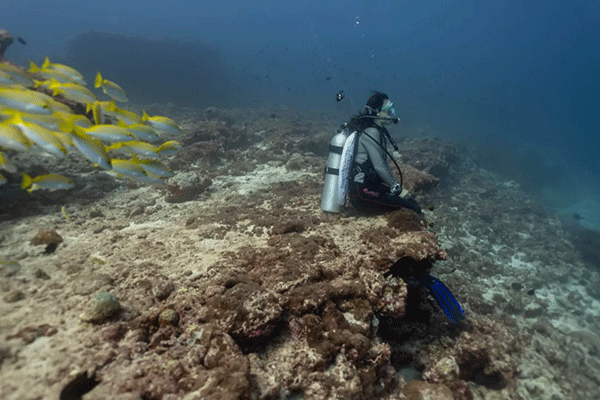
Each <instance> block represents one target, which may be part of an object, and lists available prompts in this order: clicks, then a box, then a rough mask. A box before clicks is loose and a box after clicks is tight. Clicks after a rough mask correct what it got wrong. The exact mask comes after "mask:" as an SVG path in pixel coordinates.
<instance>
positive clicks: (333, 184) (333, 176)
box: [321, 129, 349, 213]
mask: <svg viewBox="0 0 600 400" xmlns="http://www.w3.org/2000/svg"><path fill="white" fill-rule="evenodd" d="M348 136H349V133H348V131H347V130H344V129H340V130H338V133H337V134H336V135H335V136H334V137H333V138H332V139H331V143H329V155H328V156H327V166H326V167H325V184H324V185H323V193H322V194H321V209H322V210H323V211H328V212H333V213H339V212H342V209H343V207H342V205H341V204H340V201H339V199H338V197H339V196H338V191H339V190H338V187H339V186H338V185H339V184H338V181H339V179H340V162H341V159H342V150H344V144H345V143H346V139H348Z"/></svg>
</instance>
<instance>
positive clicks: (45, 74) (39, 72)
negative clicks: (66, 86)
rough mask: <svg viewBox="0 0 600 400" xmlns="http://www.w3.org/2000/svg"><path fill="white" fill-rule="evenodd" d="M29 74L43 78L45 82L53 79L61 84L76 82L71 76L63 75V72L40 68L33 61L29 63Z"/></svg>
mask: <svg viewBox="0 0 600 400" xmlns="http://www.w3.org/2000/svg"><path fill="white" fill-rule="evenodd" d="M27 72H29V73H31V74H33V75H35V76H41V77H42V78H43V79H45V80H50V79H52V78H53V79H56V80H57V81H59V82H61V83H68V82H74V80H73V79H72V78H71V77H70V76H69V75H66V74H63V73H62V72H60V71H57V70H55V69H50V68H40V67H38V66H37V65H35V64H34V63H33V61H29V69H28V70H27Z"/></svg>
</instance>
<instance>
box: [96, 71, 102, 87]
mask: <svg viewBox="0 0 600 400" xmlns="http://www.w3.org/2000/svg"><path fill="white" fill-rule="evenodd" d="M102 81H103V80H102V75H100V71H98V72H96V79H95V80H94V87H95V88H99V87H102Z"/></svg>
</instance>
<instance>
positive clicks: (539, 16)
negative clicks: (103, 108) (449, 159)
mask: <svg viewBox="0 0 600 400" xmlns="http://www.w3.org/2000/svg"><path fill="white" fill-rule="evenodd" d="M599 19H600V5H599V4H598V3H597V2H590V1H583V0H579V1H573V2H562V1H558V0H550V1H515V0H507V1H497V2H493V3H489V4H485V5H484V4H477V3H476V2H473V1H439V0H436V1H430V2H426V3H422V4H421V3H417V2H411V1H391V0H382V1H367V0H361V1H349V2H344V3H343V4H342V3H329V2H322V1H308V0H307V1H282V2H276V3H273V2H267V1H252V2H242V1H227V0H226V1H206V2H192V1H181V2H164V1H155V2H136V1H131V2H127V3H123V2H115V1H107V2H102V3H87V2H86V3H82V2H74V1H64V2H60V3H59V4H55V3H52V2H44V1H41V2H38V1H35V2H30V1H19V2H16V1H11V0H9V1H7V2H4V4H3V13H2V23H3V25H4V28H5V29H8V30H9V31H10V32H14V34H15V35H20V36H23V37H26V38H27V40H28V45H27V46H16V45H15V46H13V47H12V48H11V49H10V53H9V55H10V57H11V59H12V60H14V61H15V62H17V63H19V62H20V63H26V62H28V60H29V59H32V60H38V61H39V60H41V59H43V57H44V56H45V55H50V56H59V57H60V58H59V59H68V60H69V61H71V63H72V64H74V65H75V66H80V67H83V68H85V69H86V70H87V69H92V70H93V68H91V67H92V66H93V65H94V64H100V65H99V66H101V67H102V68H104V69H106V68H109V69H110V68H112V69H114V71H115V76H114V78H115V80H119V79H120V78H135V79H129V80H131V81H132V83H131V86H132V88H133V92H134V93H133V94H134V95H135V94H136V89H137V88H139V87H141V86H142V84H143V85H144V87H145V88H146V92H145V93H147V94H146V96H152V97H155V98H157V99H160V100H167V101H173V102H175V103H178V102H183V103H187V104H195V105H198V106H202V107H206V106H211V105H212V106H227V107H246V106H252V107H260V106H265V105H284V106H287V107H294V108H310V109H314V108H316V109H321V110H326V111H330V112H336V113H338V114H339V115H340V119H343V118H345V116H346V115H348V114H350V113H353V112H355V111H356V110H357V109H359V108H360V107H362V106H363V105H364V104H363V103H364V101H365V98H366V97H367V96H368V93H369V92H370V91H372V90H381V91H383V92H385V93H388V94H390V95H391V96H392V98H393V99H394V101H395V104H396V107H397V108H398V112H399V116H400V118H401V119H402V120H403V121H404V123H406V124H414V123H421V124H428V125H430V126H431V127H432V128H433V130H434V132H435V134H436V135H438V136H444V137H449V138H456V139H458V140H463V141H470V142H472V143H477V144H478V145H479V146H480V147H481V148H482V149H484V151H490V148H491V149H492V153H499V155H498V156H497V157H493V156H492V157H491V159H494V161H496V165H485V167H486V168H495V169H496V172H499V173H504V174H505V175H506V177H507V178H512V179H517V180H520V181H521V182H522V183H523V184H525V185H526V186H528V188H526V189H531V190H532V191H538V192H544V193H543V194H544V195H545V196H546V197H547V200H548V201H549V203H550V204H551V205H552V206H555V207H566V206H568V205H569V204H573V203H576V202H577V201H580V200H582V199H584V197H587V196H595V197H596V198H598V195H599V193H600V190H599V188H598V184H597V182H598V179H597V177H598V176H599V175H600V163H598V162H597V160H598V159H599V157H600V145H599V142H598V141H599V140H600V139H599V138H598V132H599V131H600V123H599V122H598V118H597V112H596V111H597V110H598V105H599V97H598V96H599V94H598V93H600V90H599V89H600V78H599V77H600V59H599V58H600V55H599V54H600V53H598V51H597V49H598V48H599V47H600V21H599ZM90 31H92V32H102V33H108V34H113V35H124V37H123V38H122V40H123V42H126V41H127V39H125V38H143V39H152V40H159V41H160V40H164V43H163V46H161V45H160V42H159V43H146V44H144V43H136V42H135V40H131V39H130V41H131V43H122V44H123V45H124V46H125V49H127V51H119V44H118V42H119V37H116V38H112V41H111V39H108V38H106V39H103V37H102V35H101V34H100V33H98V36H97V37H96V38H95V39H94V38H89V37H88V41H86V40H85V37H83V38H81V37H80V38H79V40H78V39H76V38H77V37H78V35H80V34H82V33H86V32H87V34H88V35H89V34H90ZM94 40H95V41H94ZM169 40H171V41H172V42H171V43H170V42H169ZM175 42H180V43H179V45H180V46H181V47H177V45H176V43H175ZM103 43H104V45H103ZM186 43H187V44H186ZM190 43H192V44H190ZM193 43H195V44H197V47H196V48H195V49H194V48H193V47H194V45H193ZM128 46H129V47H131V49H129V48H128ZM106 47H108V48H106ZM169 47H173V51H170V50H169ZM84 48H85V50H84ZM136 48H137V49H138V51H136V50H135V49H136ZM194 52H196V54H194ZM48 53H50V54H48ZM185 53H188V54H187V55H186V54H185ZM71 57H72V58H71ZM173 64H178V66H177V68H175V69H174V70H173V71H174V72H175V73H171V74H170V73H169V68H170V66H172V65H173ZM195 71H197V72H198V73H197V74H194V72H195ZM107 73H110V70H108V71H107ZM153 88H155V89H156V90H153ZM339 90H344V91H345V93H346V94H347V98H346V101H345V102H343V103H336V102H335V101H333V99H334V95H335V93H337V92H338V91H339ZM139 93H141V90H139ZM148 93H149V94H148ZM161 94H162V97H161ZM494 149H497V151H494ZM507 152H508V153H510V154H505V153H507ZM482 159H485V160H489V159H490V155H489V154H483V155H482ZM515 164H518V167H517V168H515V167H514V165H515ZM540 164H542V165H540ZM515 174H516V175H518V176H514V175H515ZM592 181H594V182H592ZM590 219H596V220H595V221H594V222H593V223H592V224H593V226H595V227H596V228H598V225H600V215H598V214H596V215H592V214H590Z"/></svg>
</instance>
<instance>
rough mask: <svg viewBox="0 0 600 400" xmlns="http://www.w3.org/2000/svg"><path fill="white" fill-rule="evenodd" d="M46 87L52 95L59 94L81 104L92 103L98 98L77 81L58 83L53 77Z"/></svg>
mask: <svg viewBox="0 0 600 400" xmlns="http://www.w3.org/2000/svg"><path fill="white" fill-rule="evenodd" d="M36 84H37V83H36ZM47 88H48V89H49V90H52V95H53V96H56V95H61V96H63V97H64V98H66V99H67V100H72V101H76V102H78V103H82V104H86V103H93V102H95V101H96V100H98V99H97V98H96V95H95V94H94V93H92V92H91V91H90V90H89V89H88V88H86V87H85V86H81V85H80V84H78V83H60V82H58V81H57V80H55V79H50V82H49V83H48V84H47Z"/></svg>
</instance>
